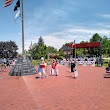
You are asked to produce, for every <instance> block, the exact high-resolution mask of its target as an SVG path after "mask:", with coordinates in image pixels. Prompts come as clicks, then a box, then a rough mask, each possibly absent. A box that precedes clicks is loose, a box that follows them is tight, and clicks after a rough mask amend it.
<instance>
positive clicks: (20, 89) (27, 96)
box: [0, 66, 110, 110]
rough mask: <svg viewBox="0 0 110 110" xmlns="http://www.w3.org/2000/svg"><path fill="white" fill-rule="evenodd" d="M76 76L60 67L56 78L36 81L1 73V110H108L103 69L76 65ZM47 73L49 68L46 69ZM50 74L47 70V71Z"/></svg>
mask: <svg viewBox="0 0 110 110" xmlns="http://www.w3.org/2000/svg"><path fill="white" fill-rule="evenodd" d="M77 69H78V71H79V77H78V78H77V79H73V78H69V77H68V76H69V72H68V71H69V68H68V67H66V66H59V73H60V74H59V76H49V77H48V78H41V79H35V77H36V76H37V74H36V75H33V76H22V77H21V78H20V79H19V80H17V79H16V77H15V76H8V73H9V71H10V69H7V70H6V71H5V72H1V71H0V110H110V78H103V74H104V72H105V68H104V67H93V66H78V67H77ZM48 70H49V68H48ZM48 72H49V71H48Z"/></svg>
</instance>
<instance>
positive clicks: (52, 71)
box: [50, 59, 59, 76]
mask: <svg viewBox="0 0 110 110" xmlns="http://www.w3.org/2000/svg"><path fill="white" fill-rule="evenodd" d="M51 66H52V68H51V71H50V75H52V76H53V75H54V73H56V75H55V76H58V74H59V73H58V67H57V62H56V61H55V60H54V59H53V61H52V65H51Z"/></svg>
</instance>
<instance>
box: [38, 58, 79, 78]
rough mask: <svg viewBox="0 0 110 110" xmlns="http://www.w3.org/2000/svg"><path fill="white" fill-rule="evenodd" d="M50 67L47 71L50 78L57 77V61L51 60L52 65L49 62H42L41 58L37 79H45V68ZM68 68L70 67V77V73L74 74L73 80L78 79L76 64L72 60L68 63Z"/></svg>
mask: <svg viewBox="0 0 110 110" xmlns="http://www.w3.org/2000/svg"><path fill="white" fill-rule="evenodd" d="M48 65H50V68H49V69H50V70H49V75H51V76H54V75H55V76H58V74H59V70H58V62H57V59H56V60H55V59H53V60H52V63H50V60H48V61H47V63H46V62H45V61H44V58H43V57H42V58H41V61H40V63H39V65H38V73H39V78H42V77H45V78H47V77H48V75H47V73H46V72H47V66H48ZM69 67H70V77H72V73H74V78H77V77H78V71H77V69H76V64H75V62H74V59H71V60H70V62H69Z"/></svg>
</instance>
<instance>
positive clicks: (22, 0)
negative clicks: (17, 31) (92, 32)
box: [21, 0, 25, 57]
mask: <svg viewBox="0 0 110 110" xmlns="http://www.w3.org/2000/svg"><path fill="white" fill-rule="evenodd" d="M21 2H22V3H21V4H22V56H23V57H24V54H25V53H24V3H23V2H24V0H21Z"/></svg>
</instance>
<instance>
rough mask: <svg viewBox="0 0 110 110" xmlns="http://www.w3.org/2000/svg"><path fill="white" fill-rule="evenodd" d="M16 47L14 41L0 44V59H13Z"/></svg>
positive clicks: (15, 54)
mask: <svg viewBox="0 0 110 110" xmlns="http://www.w3.org/2000/svg"><path fill="white" fill-rule="evenodd" d="M17 50H18V46H17V45H16V43H15V42H14V41H7V42H3V41H1V42H0V58H10V57H12V58H15V57H16V56H17V54H18V52H17Z"/></svg>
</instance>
